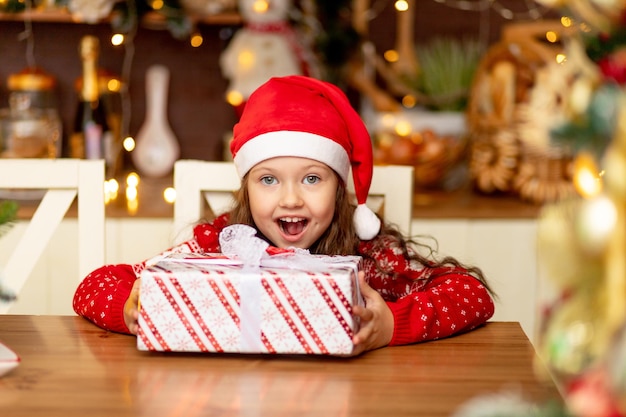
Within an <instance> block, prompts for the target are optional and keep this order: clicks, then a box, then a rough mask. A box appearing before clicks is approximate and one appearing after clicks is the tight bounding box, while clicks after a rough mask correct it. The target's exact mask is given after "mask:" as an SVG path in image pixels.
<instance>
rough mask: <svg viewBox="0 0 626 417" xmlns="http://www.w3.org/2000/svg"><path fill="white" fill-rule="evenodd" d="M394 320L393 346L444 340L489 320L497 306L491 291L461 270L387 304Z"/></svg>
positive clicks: (432, 281) (453, 271)
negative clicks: (490, 293)
mask: <svg viewBox="0 0 626 417" xmlns="http://www.w3.org/2000/svg"><path fill="white" fill-rule="evenodd" d="M387 305H388V306H389V308H390V309H391V311H392V313H393V316H394V333H393V338H392V340H391V342H390V345H403V344H408V343H415V342H423V341H427V340H434V339H441V338H444V337H448V336H452V335H454V334H457V333H462V332H466V331H469V330H472V329H474V328H476V327H478V326H480V325H481V324H483V323H485V322H486V321H487V320H489V319H490V318H491V317H492V316H493V313H494V304H493V301H492V299H491V296H490V295H489V293H488V291H487V289H486V288H485V286H484V285H482V283H480V281H478V280H477V279H476V278H474V277H473V276H471V275H469V274H467V273H464V272H462V271H458V270H452V271H451V272H449V273H446V274H444V275H441V276H438V277H436V278H433V279H431V280H430V281H429V282H428V283H427V284H426V285H425V286H424V287H423V288H421V289H420V290H419V291H415V292H413V293H410V294H408V295H405V296H403V297H401V298H399V299H398V300H396V301H392V302H387Z"/></svg>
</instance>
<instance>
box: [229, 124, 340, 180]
mask: <svg viewBox="0 0 626 417" xmlns="http://www.w3.org/2000/svg"><path fill="white" fill-rule="evenodd" d="M278 156H296V157H301V158H309V159H314V160H316V161H319V162H323V163H324V164H326V165H328V166H329V167H331V168H332V169H333V170H334V171H335V172H336V173H337V174H339V176H340V177H341V179H342V180H343V182H344V184H345V183H347V181H348V174H349V172H350V158H349V157H348V154H347V153H346V150H345V149H344V148H343V146H341V145H340V144H339V143H337V142H335V141H334V140H331V139H328V138H325V137H323V136H319V135H316V134H313V133H308V132H296V131H284V130H283V131H275V132H268V133H263V134H261V135H259V136H256V137H254V138H251V139H250V140H248V141H247V142H246V143H244V144H243V145H242V146H241V148H240V149H239V151H237V154H236V155H235V157H234V158H233V161H234V162H235V166H236V167H237V172H238V174H239V177H240V178H243V177H244V175H246V173H247V172H248V171H249V170H250V169H251V168H252V167H253V166H255V165H256V164H258V163H259V162H262V161H265V160H267V159H270V158H276V157H278Z"/></svg>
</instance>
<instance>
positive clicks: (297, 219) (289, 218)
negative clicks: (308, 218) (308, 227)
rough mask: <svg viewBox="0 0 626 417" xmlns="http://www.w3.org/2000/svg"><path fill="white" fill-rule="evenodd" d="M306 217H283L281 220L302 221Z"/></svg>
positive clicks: (289, 221)
mask: <svg viewBox="0 0 626 417" xmlns="http://www.w3.org/2000/svg"><path fill="white" fill-rule="evenodd" d="M303 220H304V219H303V218H301V217H281V218H280V221H281V222H286V223H297V222H301V221H303Z"/></svg>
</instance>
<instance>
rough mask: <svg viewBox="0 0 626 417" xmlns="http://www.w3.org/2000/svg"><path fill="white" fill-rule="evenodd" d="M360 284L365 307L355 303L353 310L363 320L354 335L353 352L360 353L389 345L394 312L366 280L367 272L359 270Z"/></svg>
mask: <svg viewBox="0 0 626 417" xmlns="http://www.w3.org/2000/svg"><path fill="white" fill-rule="evenodd" d="M359 286H360V288H361V294H362V295H363V298H364V299H365V307H363V306H359V305H355V306H354V307H353V308H352V312H353V313H354V315H355V316H357V317H359V319H360V320H361V328H360V329H359V332H358V333H357V334H355V335H354V337H353V338H352V342H353V343H354V350H353V353H354V354H355V355H359V354H361V353H363V352H365V351H367V350H372V349H378V348H380V347H383V346H387V345H388V344H389V342H391V338H392V337H393V328H394V327H393V325H394V320H393V313H392V312H391V310H390V309H389V307H387V303H385V301H384V300H383V298H382V297H381V296H380V294H379V293H378V292H377V291H376V290H374V289H373V288H372V287H370V286H369V284H368V283H367V282H365V273H364V272H363V271H361V272H359Z"/></svg>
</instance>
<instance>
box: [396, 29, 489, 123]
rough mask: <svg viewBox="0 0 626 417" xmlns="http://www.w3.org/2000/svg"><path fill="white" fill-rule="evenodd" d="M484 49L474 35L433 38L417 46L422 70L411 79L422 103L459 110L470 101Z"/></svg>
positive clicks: (449, 109)
mask: <svg viewBox="0 0 626 417" xmlns="http://www.w3.org/2000/svg"><path fill="white" fill-rule="evenodd" d="M484 52H485V47H484V45H483V44H482V43H480V42H478V41H476V40H472V39H457V38H450V37H437V38H433V39H432V40H431V41H430V42H428V43H426V44H420V45H417V47H416V54H417V59H418V62H419V65H420V70H419V72H418V73H417V74H416V76H415V77H413V79H412V80H409V81H408V82H409V84H410V85H411V87H412V88H414V89H415V90H417V91H419V92H420V94H421V95H422V96H423V97H422V102H423V104H424V105H425V106H426V107H428V108H431V109H433V110H447V111H460V110H464V109H465V107H466V105H467V99H468V96H469V92H470V88H471V85H472V80H473V78H474V74H475V72H476V68H477V67H478V64H479V62H480V60H481V58H482V56H483V54H484Z"/></svg>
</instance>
